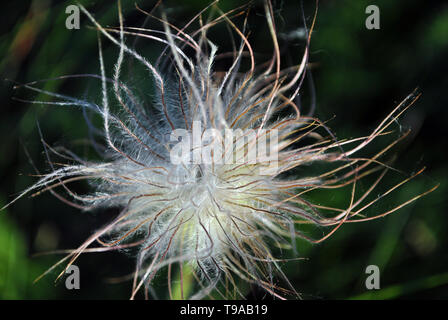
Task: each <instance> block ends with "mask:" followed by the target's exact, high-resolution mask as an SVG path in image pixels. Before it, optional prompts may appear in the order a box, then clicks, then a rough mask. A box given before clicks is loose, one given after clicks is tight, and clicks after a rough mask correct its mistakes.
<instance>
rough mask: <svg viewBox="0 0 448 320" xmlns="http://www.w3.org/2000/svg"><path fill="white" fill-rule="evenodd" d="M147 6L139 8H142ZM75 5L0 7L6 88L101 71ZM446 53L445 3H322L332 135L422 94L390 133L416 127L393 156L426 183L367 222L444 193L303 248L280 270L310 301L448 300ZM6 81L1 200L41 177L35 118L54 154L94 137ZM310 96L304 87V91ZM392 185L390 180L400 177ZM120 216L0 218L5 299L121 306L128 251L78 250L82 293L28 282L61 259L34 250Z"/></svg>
mask: <svg viewBox="0 0 448 320" xmlns="http://www.w3.org/2000/svg"><path fill="white" fill-rule="evenodd" d="M154 2H155V1H142V0H138V1H137V3H138V4H139V6H140V7H142V8H143V9H147V10H149V9H150V8H151V7H152V5H153V4H154ZM371 2H374V3H375V4H376V5H378V7H379V8H380V10H381V29H380V30H367V29H366V28H365V25H364V22H365V18H366V14H365V8H366V6H367V5H369V4H371ZM81 3H83V4H84V5H86V6H87V8H88V9H89V10H90V11H91V12H93V13H94V14H95V16H96V17H97V18H98V19H99V21H100V22H101V23H103V24H104V25H113V26H115V25H117V16H116V6H115V5H111V3H112V2H110V1H105V0H102V1H95V2H93V1H81ZM208 3H209V1H205V0H201V1H190V2H185V1H168V2H167V4H166V8H170V11H169V15H170V16H172V15H173V16H175V17H176V18H175V19H174V20H173V22H174V23H175V24H177V25H182V23H185V21H187V20H186V19H187V18H188V17H193V16H194V14H195V13H196V12H197V11H198V10H199V9H201V8H203V7H204V6H205V5H207V4H208ZM69 4H72V1H52V0H33V1H8V2H6V3H4V4H3V8H2V13H1V15H2V22H3V24H2V27H1V28H2V29H1V30H0V52H1V56H2V59H1V62H0V73H1V78H2V79H10V80H12V81H15V82H18V83H26V82H30V81H35V80H43V79H49V78H53V77H58V76H62V75H68V74H82V73H98V72H99V66H98V54H97V40H96V32H95V31H94V30H92V29H89V28H87V25H88V22H87V19H86V18H85V17H82V18H81V23H82V27H81V30H67V29H66V28H65V27H64V26H65V18H66V16H67V15H66V14H65V8H66V6H67V5H69ZM273 4H274V8H275V15H276V21H277V27H278V30H279V32H280V33H281V34H283V35H287V34H288V33H290V32H291V31H294V30H297V29H298V28H300V27H301V26H302V23H303V22H302V21H301V6H300V3H299V2H295V1H273ZM123 5H124V13H125V17H126V21H125V23H126V24H127V25H133V26H139V25H141V23H142V21H143V19H144V17H143V19H142V14H141V13H138V12H136V10H135V8H134V1H126V0H124V1H123ZM238 5H240V2H239V1H230V0H222V1H221V2H220V7H221V8H222V9H223V10H228V9H231V8H234V7H236V6H238ZM314 5H315V2H314V1H305V5H304V12H305V16H306V19H307V23H308V25H309V24H310V22H311V19H312V14H313V10H314ZM254 11H255V13H256V14H255V16H256V17H258V18H256V19H254V20H250V24H249V29H250V31H251V34H250V37H249V39H250V41H251V42H252V44H253V45H254V48H256V50H260V51H262V52H263V53H266V54H270V52H271V51H270V50H271V47H270V46H269V45H270V43H269V41H266V34H268V33H267V29H266V26H265V24H263V19H264V18H263V10H262V6H261V5H260V3H259V2H257V1H256V2H255V5H254ZM214 37H215V43H217V44H220V43H224V44H225V45H224V47H225V46H226V43H228V34H227V33H226V31H225V30H220V31H219V32H216V33H215V34H214ZM280 38H281V37H280ZM226 41H227V42H226ZM281 45H282V46H283V47H284V48H285V49H284V51H285V52H286V54H285V55H286V56H287V59H289V60H290V63H297V62H298V59H300V58H301V53H302V52H303V41H301V40H300V39H292V40H291V41H289V42H286V41H283V42H281ZM104 48H105V51H104V56H105V59H106V65H108V66H112V65H113V62H114V59H116V57H117V54H118V53H117V50H116V48H115V47H113V46H112V45H111V44H110V43H107V41H104ZM137 49H138V50H140V52H141V53H142V54H143V55H144V56H146V57H147V58H148V59H149V60H152V59H155V58H157V52H158V49H159V47H158V46H156V45H154V44H153V43H150V44H149V45H148V44H147V42H145V41H140V42H139V43H138V45H137ZM447 55H448V4H447V3H439V2H436V1H425V2H424V4H423V3H422V2H421V1H417V0H397V1H390V0H380V1H366V0H341V1H331V0H322V1H320V6H319V12H318V18H317V23H316V28H315V31H314V33H313V38H312V43H311V56H310V62H311V64H312V74H313V76H314V85H315V88H316V94H315V98H316V101H317V108H316V115H317V116H318V117H320V118H321V119H323V120H330V121H329V126H330V127H331V128H332V129H333V131H334V132H335V134H336V135H337V137H339V138H350V137H355V136H362V135H366V134H368V133H369V132H370V131H371V130H372V129H373V128H374V127H375V126H376V125H377V124H378V123H379V122H380V121H381V120H382V119H383V117H384V116H385V115H387V114H388V113H389V112H390V111H391V110H392V108H393V107H394V106H395V105H396V104H397V103H399V102H400V101H401V100H402V99H403V98H405V97H406V96H407V95H408V94H409V93H411V92H412V91H413V90H414V88H416V87H419V88H420V91H421V92H422V93H423V95H422V97H421V98H420V99H419V100H418V102H417V103H416V104H415V105H414V106H413V107H412V108H411V109H410V110H409V111H408V112H407V113H406V114H405V115H404V116H403V117H402V119H401V120H400V123H399V125H397V126H396V128H395V129H400V128H401V129H402V130H405V129H408V128H410V129H412V133H411V135H410V136H409V137H408V138H407V139H406V140H405V141H404V142H403V143H401V144H400V145H399V147H398V148H396V149H395V151H396V152H398V154H399V157H398V160H397V161H396V162H395V163H394V166H395V167H396V168H397V169H399V170H401V171H402V172H404V173H403V174H401V176H400V177H402V178H403V177H406V176H407V175H408V174H411V173H412V172H415V171H416V170H419V169H420V168H421V167H423V166H427V167H428V168H427V170H426V171H425V174H424V175H423V176H419V177H418V178H417V179H414V180H412V181H411V182H410V183H409V184H407V185H406V187H404V188H402V189H400V191H399V192H396V193H394V194H393V196H392V197H390V198H387V199H384V200H382V201H381V204H379V205H375V206H373V207H372V208H370V210H369V213H371V214H372V213H373V214H374V213H375V212H377V211H378V212H384V211H387V210H388V209H390V208H392V207H393V206H394V204H396V203H400V202H405V201H406V200H408V199H409V198H410V197H412V196H413V195H416V194H419V193H421V192H423V191H425V190H427V189H429V188H430V187H432V186H434V185H435V184H437V183H441V185H440V187H439V188H438V189H437V190H436V191H435V192H433V193H432V194H430V195H428V196H426V197H424V198H422V199H420V200H419V201H417V202H415V203H413V204H412V205H410V206H407V207H405V208H404V209H402V210H400V211H399V212H397V213H395V214H393V215H390V216H388V217H386V218H384V219H380V220H375V221H371V222H367V223H362V224H348V225H345V226H343V227H342V228H341V229H340V230H338V232H336V233H335V234H334V235H333V236H332V237H331V238H330V239H328V240H327V241H325V242H323V243H322V244H319V245H310V244H309V243H305V242H302V241H298V242H297V248H298V253H297V255H295V256H294V255H291V258H292V257H300V258H304V259H303V260H298V261H295V262H290V263H287V264H284V270H285V273H286V274H287V275H288V276H289V278H290V279H291V282H292V283H293V284H294V285H295V287H296V288H298V289H299V291H300V292H301V293H302V294H303V297H304V298H305V299H311V298H317V299H330V298H336V299H346V298H353V299H396V298H412V299H413V298H444V299H446V298H448V275H447V266H448V254H447V251H446V247H447V244H448V239H447V237H448V232H447V227H448V216H447V214H446V213H447V209H448V208H447V201H446V195H447V192H448V190H447V186H446V182H447V181H446V178H447V176H448V164H447V161H446V150H448V145H447V141H448V140H447V136H448V135H447V130H448V129H447V128H448V126H447V125H446V122H445V121H447V120H448V111H447V110H448V108H447V106H448V95H447V93H446V88H448V77H447V74H448V64H447V62H446V57H447ZM129 78H130V81H131V85H132V86H133V88H134V87H135V89H136V90H138V91H139V92H140V93H141V96H142V97H147V98H148V99H150V93H151V89H150V85H149V81H148V79H147V75H146V73H143V72H142V71H141V70H135V72H134V70H133V73H132V74H131V77H129ZM10 80H5V81H3V82H2V83H1V85H0V96H1V102H2V109H1V113H2V114H1V117H0V136H1V137H2V142H1V144H0V155H1V156H0V174H1V177H0V181H1V189H0V205H4V204H6V203H7V202H8V201H9V200H11V199H12V197H13V195H15V194H17V193H18V192H19V191H21V190H23V189H25V188H26V187H27V186H29V185H30V184H32V182H33V181H35V179H36V178H35V177H33V176H32V174H34V173H35V171H34V169H33V166H36V167H37V168H38V169H39V170H41V171H47V170H48V169H49V166H48V164H47V163H46V161H45V156H44V155H43V147H42V144H41V141H40V137H39V133H38V130H37V122H39V124H40V126H41V128H42V132H43V136H44V139H45V140H46V141H47V142H48V143H49V144H50V145H60V146H62V145H63V146H67V147H70V148H77V150H78V151H79V152H80V154H81V155H84V156H86V155H88V154H87V151H85V150H86V149H85V148H84V146H85V144H86V143H85V142H86V140H87V138H88V136H87V134H86V132H88V128H87V125H85V121H84V118H83V114H82V112H81V111H80V110H76V109H69V108H68V109H63V108H60V107H51V106H43V105H39V104H29V103H24V102H20V101H17V100H14V99H13V97H17V98H20V99H32V100H41V101H48V97H45V96H44V95H40V94H37V95H36V94H35V93H33V92H29V90H23V89H20V90H13V85H14V82H11V81H10ZM39 87H40V88H42V89H44V90H49V91H53V92H63V93H67V94H71V95H74V96H78V97H83V98H84V97H89V98H92V99H96V101H98V99H100V95H99V91H98V90H99V83H98V81H96V80H89V79H86V78H80V79H59V80H49V81H42V82H41V83H39ZM304 88H305V89H306V90H308V89H310V88H311V87H310V86H309V85H305V87H304ZM309 91H310V90H309ZM304 96H305V97H304V105H306V104H309V103H310V102H311V97H312V91H311V93H310V94H308V93H304ZM93 121H95V119H93ZM25 150H26V151H25ZM27 153H28V154H29V158H28V156H27ZM30 159H31V160H32V162H33V163H31V161H30ZM303 170H308V168H304V169H303ZM388 179H389V180H387V179H386V181H387V183H389V184H390V185H392V184H393V182H394V181H395V180H393V179H394V178H388ZM362 187H363V186H361V188H362ZM76 188H78V191H79V192H82V191H85V190H86V189H87V187H86V186H85V185H80V186H76ZM364 188H367V187H366V186H364ZM383 191H384V190H383ZM349 193H350V190H349V189H347V190H345V192H334V193H332V194H331V197H329V198H328V194H327V195H326V197H325V195H318V194H316V195H312V196H311V197H312V198H313V201H314V202H317V203H322V204H334V205H342V206H343V205H347V201H348V200H349ZM114 214H115V213H114V212H94V213H83V212H79V211H78V210H76V209H73V208H71V207H68V206H67V205H65V204H63V203H60V202H59V201H57V199H55V198H53V197H52V196H51V195H50V194H42V195H39V196H38V197H36V198H33V197H27V198H23V199H22V200H20V201H18V202H17V203H15V204H14V205H13V206H11V207H10V208H8V209H7V210H5V211H2V212H0V298H2V299H23V298H24V299H29V298H47V299H51V298H61V299H79V298H86V299H93V298H105V299H122V298H128V297H129V294H130V288H131V284H130V283H129V282H122V281H117V280H120V279H119V277H121V276H123V275H126V274H129V273H131V272H132V271H133V268H134V263H135V262H134V259H133V258H132V255H131V254H130V255H124V254H121V253H101V254H86V255H83V256H82V257H81V258H80V259H79V261H78V262H77V265H78V266H79V267H80V269H81V290H77V291H69V290H66V289H65V288H64V284H63V281H61V282H60V283H57V284H54V282H53V281H54V280H55V279H56V277H57V275H58V273H59V272H60V271H61V269H58V270H56V271H55V272H53V273H51V274H49V275H48V276H47V277H45V278H43V280H41V281H39V282H38V283H37V284H33V280H34V279H35V278H36V277H37V276H38V275H40V274H41V273H42V272H43V271H45V270H46V269H47V268H49V267H50V266H51V265H52V264H54V263H55V262H56V261H57V260H58V258H60V257H61V256H60V255H48V256H39V257H32V256H33V254H35V253H37V252H45V251H51V250H55V249H67V248H74V247H76V246H77V245H79V244H80V243H82V242H83V240H84V239H86V238H87V237H88V236H89V235H90V234H91V232H92V231H94V230H95V229H97V228H98V227H99V226H101V225H102V223H103V222H105V221H108V220H110V219H111V216H112V215H114ZM370 264H376V265H378V266H379V267H380V269H381V290H375V291H366V289H365V286H364V281H365V278H366V274H365V268H366V266H367V265H370ZM163 276H164V275H163V274H162V275H160V276H158V278H157V279H156V281H157V280H158V281H159V282H160V287H161V292H166V284H165V282H164V281H160V280H161V279H162V280H163ZM175 290H176V289H175ZM160 297H161V298H165V296H163V295H162V296H160Z"/></svg>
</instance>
